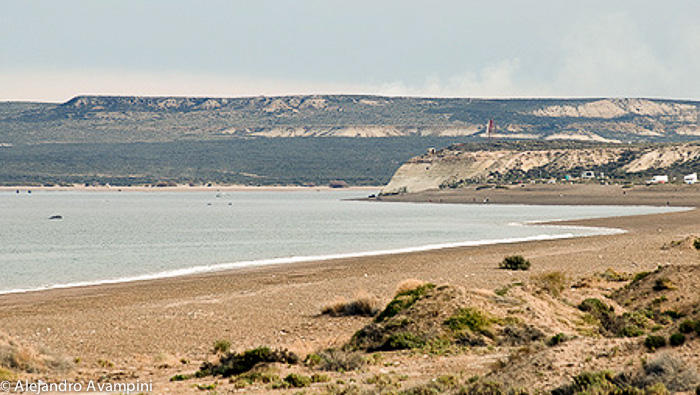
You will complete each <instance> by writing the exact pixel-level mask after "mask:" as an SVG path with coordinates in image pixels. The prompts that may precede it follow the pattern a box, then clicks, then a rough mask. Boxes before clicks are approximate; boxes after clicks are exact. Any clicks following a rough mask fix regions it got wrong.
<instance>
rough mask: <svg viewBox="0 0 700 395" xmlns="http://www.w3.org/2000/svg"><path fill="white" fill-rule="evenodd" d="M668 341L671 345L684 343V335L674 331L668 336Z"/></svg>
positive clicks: (675, 345) (676, 345)
mask: <svg viewBox="0 0 700 395" xmlns="http://www.w3.org/2000/svg"><path fill="white" fill-rule="evenodd" d="M668 342H669V344H671V346H673V347H678V346H680V345H683V343H685V335H684V334H682V333H674V334H672V335H671V337H669V338H668Z"/></svg>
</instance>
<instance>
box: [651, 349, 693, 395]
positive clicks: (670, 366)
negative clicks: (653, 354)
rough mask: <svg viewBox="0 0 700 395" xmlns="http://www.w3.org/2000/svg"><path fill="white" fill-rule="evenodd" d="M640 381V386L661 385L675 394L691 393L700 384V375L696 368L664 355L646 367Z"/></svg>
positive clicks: (666, 354) (669, 355) (676, 358)
mask: <svg viewBox="0 0 700 395" xmlns="http://www.w3.org/2000/svg"><path fill="white" fill-rule="evenodd" d="M638 381H639V383H638V384H637V385H638V386H643V385H647V386H650V385H653V384H654V383H661V384H663V385H664V386H665V387H666V388H668V389H669V390H670V391H672V392H674V393H675V392H689V391H692V390H693V389H695V388H696V386H697V385H698V384H700V375H698V372H697V369H696V367H695V366H693V365H690V364H686V363H685V362H684V361H683V360H682V359H680V358H678V357H676V356H673V355H671V354H669V353H662V354H661V355H659V357H658V358H656V359H654V360H652V361H650V362H648V363H647V364H646V365H645V366H644V372H643V375H642V377H641V379H638Z"/></svg>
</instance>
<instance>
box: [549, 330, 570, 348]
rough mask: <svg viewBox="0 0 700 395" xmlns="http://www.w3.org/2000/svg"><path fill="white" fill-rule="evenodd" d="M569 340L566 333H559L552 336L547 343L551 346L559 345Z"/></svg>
mask: <svg viewBox="0 0 700 395" xmlns="http://www.w3.org/2000/svg"><path fill="white" fill-rule="evenodd" d="M567 340H568V338H567V337H566V335H565V334H563V333H557V334H556V335H554V336H552V337H550V338H549V340H547V345H548V346H550V347H554V346H557V345H559V344H561V343H564V342H565V341H567Z"/></svg>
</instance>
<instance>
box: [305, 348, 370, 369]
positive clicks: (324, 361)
mask: <svg viewBox="0 0 700 395" xmlns="http://www.w3.org/2000/svg"><path fill="white" fill-rule="evenodd" d="M316 355H318V357H319V358H320V362H319V364H318V368H319V369H321V370H328V371H337V372H348V371H352V370H357V369H359V368H361V367H362V366H363V365H364V364H365V359H364V358H363V357H362V354H361V353H359V352H355V351H346V350H340V349H335V348H329V349H327V350H323V351H321V352H319V353H318V354H316Z"/></svg>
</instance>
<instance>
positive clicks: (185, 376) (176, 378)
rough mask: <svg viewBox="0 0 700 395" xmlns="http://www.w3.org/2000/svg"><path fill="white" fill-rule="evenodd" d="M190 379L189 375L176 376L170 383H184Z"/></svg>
mask: <svg viewBox="0 0 700 395" xmlns="http://www.w3.org/2000/svg"><path fill="white" fill-rule="evenodd" d="M189 378H190V376H189V375H187V374H176V375H175V376H173V377H171V378H170V381H184V380H188V379H189Z"/></svg>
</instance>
